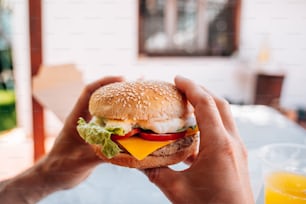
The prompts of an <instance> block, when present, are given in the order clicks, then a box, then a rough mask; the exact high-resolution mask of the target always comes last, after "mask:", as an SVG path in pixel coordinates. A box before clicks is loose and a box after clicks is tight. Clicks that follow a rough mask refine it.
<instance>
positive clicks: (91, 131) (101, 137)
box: [77, 118, 124, 159]
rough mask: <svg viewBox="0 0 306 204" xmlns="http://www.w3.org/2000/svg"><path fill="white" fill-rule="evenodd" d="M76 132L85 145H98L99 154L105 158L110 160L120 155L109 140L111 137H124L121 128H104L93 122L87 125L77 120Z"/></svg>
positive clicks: (81, 120) (118, 150)
mask: <svg viewBox="0 0 306 204" xmlns="http://www.w3.org/2000/svg"><path fill="white" fill-rule="evenodd" d="M77 130H78V132H79V134H80V136H81V137H82V138H83V139H84V140H85V141H86V142H87V143H89V144H97V145H100V146H101V152H102V153H103V154H104V155H105V156H106V157H107V158H109V159H110V158H112V157H114V156H116V155H117V154H119V153H120V151H121V149H120V148H119V146H118V145H117V144H116V143H115V142H113V141H112V140H111V135H112V134H117V135H124V130H123V128H120V127H116V128H114V127H112V128H104V127H102V126H101V125H99V124H97V123H95V122H94V121H91V122H88V123H87V122H86V121H85V120H84V119H83V118H79V120H78V125H77Z"/></svg>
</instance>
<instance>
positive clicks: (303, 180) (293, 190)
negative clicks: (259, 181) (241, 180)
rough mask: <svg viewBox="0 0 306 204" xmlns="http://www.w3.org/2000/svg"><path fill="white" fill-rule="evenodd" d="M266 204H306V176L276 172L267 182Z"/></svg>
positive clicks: (269, 176)
mask: <svg viewBox="0 0 306 204" xmlns="http://www.w3.org/2000/svg"><path fill="white" fill-rule="evenodd" d="M265 203H266V204H306V175H299V174H293V173H288V172H274V173H271V174H269V175H267V177H266V181H265Z"/></svg>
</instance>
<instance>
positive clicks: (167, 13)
mask: <svg viewBox="0 0 306 204" xmlns="http://www.w3.org/2000/svg"><path fill="white" fill-rule="evenodd" d="M239 13H240V0H139V54H140V55H146V56H230V55H231V54H232V53H233V52H234V51H235V50H236V49H237V47H238V37H239V36H238V27H239V26H238V25H239V24H238V22H239Z"/></svg>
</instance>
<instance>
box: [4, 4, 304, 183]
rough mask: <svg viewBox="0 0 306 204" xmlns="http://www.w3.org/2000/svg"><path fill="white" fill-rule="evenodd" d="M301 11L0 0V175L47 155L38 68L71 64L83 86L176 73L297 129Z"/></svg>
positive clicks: (53, 118)
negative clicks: (110, 78) (269, 111)
mask: <svg viewBox="0 0 306 204" xmlns="http://www.w3.org/2000/svg"><path fill="white" fill-rule="evenodd" d="M305 10H306V1H304V0H260V1H259V0H127V1H119V0H112V1H110V0H101V1H96V0H87V1H79V0H44V1H37V0H36V1H35V0H29V1H15V0H1V1H0V139H2V142H0V146H1V148H0V153H1V152H2V154H1V156H0V163H6V165H7V166H8V168H7V169H2V170H1V171H0V175H2V177H7V176H9V175H11V174H13V172H12V171H11V170H9V166H10V165H11V166H13V165H15V164H16V163H19V165H20V168H25V167H26V166H28V165H29V164H31V163H32V162H33V155H34V158H35V159H37V158H38V157H40V156H41V155H42V154H43V153H44V152H46V151H48V149H49V147H50V146H51V145H52V142H53V140H54V138H55V136H56V135H57V133H58V132H59V130H60V128H61V126H62V120H61V118H59V117H58V115H57V114H56V113H54V110H53V109H52V108H50V107H47V106H45V104H44V103H43V102H42V101H39V100H37V98H35V97H33V90H32V86H33V79H34V78H35V77H37V76H38V75H39V71H40V70H41V69H42V67H44V68H45V69H56V70H61V67H63V68H62V71H60V72H62V76H63V77H61V79H59V80H62V81H63V80H64V81H65V77H66V78H67V81H70V80H68V78H69V75H67V74H66V72H65V70H66V69H64V67H66V66H67V64H70V65H73V66H74V67H76V69H77V71H78V72H79V73H81V76H82V81H83V82H84V83H87V82H90V81H93V80H95V79H97V78H100V77H102V76H105V75H124V76H125V77H126V78H127V79H129V80H133V79H137V78H141V77H143V78H146V79H161V80H166V81H171V82H172V81H173V78H174V76H175V75H177V74H179V75H183V76H186V77H189V78H191V79H193V80H195V81H196V82H198V83H200V84H203V85H204V86H206V87H207V88H208V89H210V90H211V91H212V92H214V93H216V94H217V95H219V96H221V97H224V98H226V99H227V100H228V101H229V102H230V103H232V104H238V105H265V106H269V107H272V108H274V109H276V110H277V111H279V112H280V113H281V114H283V115H284V116H286V117H287V118H288V119H289V120H291V121H293V122H294V123H296V124H299V125H301V126H303V124H304V123H305V120H306V114H305V108H306V90H305V86H304V85H303V84H304V82H305V81H306V69H305V67H306V58H305V53H306V13H305ZM47 75H48V74H47ZM44 81H45V82H48V81H49V80H48V78H46V79H45V80H44ZM51 81H52V83H53V84H54V83H55V84H56V79H54V78H53V79H52V80H50V81H49V82H50V83H51ZM68 95H69V93H67V98H69V96H68ZM49 97H50V100H51V99H52V98H53V100H54V98H57V100H58V99H59V98H58V96H57V95H49ZM63 99H65V97H64V98H61V100H63ZM73 102H74V101H72V102H71V105H70V106H73ZM33 121H34V122H33ZM35 134H36V135H35ZM42 134H43V136H41V135H42ZM33 138H34V141H33ZM42 138H43V139H42ZM3 141H4V142H3ZM12 141H16V142H15V143H14V142H12ZM33 142H34V143H33ZM8 144H10V145H11V146H9V145H8ZM15 144H18V145H19V146H16V145H15ZM14 148H15V149H16V148H19V149H20V148H23V149H22V150H23V151H24V152H26V154H24V155H22V156H20V155H17V156H16V155H15V154H14V152H16V150H15V149H14ZM35 149H36V150H35ZM37 149H38V150H37ZM9 151H11V153H9ZM35 151H36V153H35ZM37 151H38V153H37ZM26 155H28V156H26ZM17 169H18V168H17ZM0 178H1V177H0Z"/></svg>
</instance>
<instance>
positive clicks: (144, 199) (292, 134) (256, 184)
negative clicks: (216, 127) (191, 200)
mask: <svg viewBox="0 0 306 204" xmlns="http://www.w3.org/2000/svg"><path fill="white" fill-rule="evenodd" d="M232 112H233V115H234V117H235V120H236V122H237V126H238V129H239V131H240V135H241V137H242V139H243V141H244V143H245V145H246V147H247V149H248V153H249V169H250V176H251V184H252V189H253V192H254V195H255V197H256V199H257V203H262V193H260V190H261V188H262V177H261V167H260V161H259V159H258V157H257V153H258V150H259V148H260V147H262V146H264V145H266V144H270V143H280V142H290V143H300V144H301V143H303V144H306V131H305V130H304V129H302V128H301V127H299V126H297V125H296V124H295V123H293V122H292V121H289V120H288V119H287V118H285V117H284V116H282V115H281V114H279V113H278V112H277V111H276V110H274V109H272V108H269V107H266V106H232ZM173 168H175V169H183V168H186V166H185V165H184V164H179V165H175V166H174V167H173ZM51 203H52V204H54V203H64V204H70V203H71V204H95V203H107V204H110V203H133V204H136V203H148V204H149V203H152V204H153V203H154V204H156V203H170V202H169V201H168V200H167V198H166V197H165V196H164V195H163V194H162V193H161V192H160V191H159V190H158V188H157V187H155V186H154V185H153V184H152V183H150V181H149V180H148V179H147V178H146V176H145V175H143V174H142V173H141V172H140V171H138V170H135V169H129V168H122V167H117V166H114V165H109V164H102V165H100V166H98V167H97V168H96V169H95V171H94V172H93V173H92V174H91V175H90V176H89V178H88V179H86V180H85V181H84V182H82V183H81V184H80V185H78V186H77V187H75V188H73V189H70V190H65V191H60V192H56V193H54V194H52V195H50V196H48V197H46V198H45V199H43V200H42V201H41V202H40V204H51Z"/></svg>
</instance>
